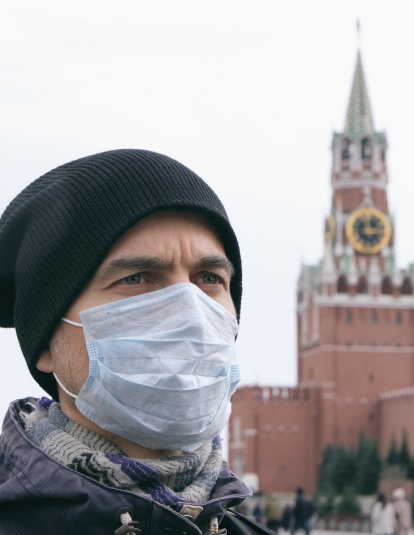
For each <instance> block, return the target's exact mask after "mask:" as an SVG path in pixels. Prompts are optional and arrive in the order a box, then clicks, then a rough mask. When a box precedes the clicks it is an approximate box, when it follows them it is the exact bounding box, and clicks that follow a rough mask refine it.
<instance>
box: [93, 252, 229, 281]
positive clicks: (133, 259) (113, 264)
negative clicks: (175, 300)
mask: <svg viewBox="0 0 414 535" xmlns="http://www.w3.org/2000/svg"><path fill="white" fill-rule="evenodd" d="M192 267H193V268H194V267H197V268H201V269H205V270H210V269H222V270H224V271H225V272H226V273H227V274H228V275H229V277H230V278H231V277H232V276H233V274H234V267H233V264H232V263H231V262H230V260H229V259H228V258H227V257H226V256H221V255H211V256H203V257H201V258H198V259H197V260H195V261H194V263H193V266H192ZM172 268H173V266H172V263H171V260H169V259H167V258H163V257H159V256H145V255H142V256H121V257H120V258H115V259H114V260H110V261H109V262H107V263H105V264H104V265H103V266H102V267H100V268H99V269H98V271H97V272H96V274H95V279H98V280H99V279H106V278H108V277H111V276H114V275H115V276H116V275H118V274H119V273H120V272H122V271H129V272H131V273H138V272H139V271H149V270H150V269H172Z"/></svg>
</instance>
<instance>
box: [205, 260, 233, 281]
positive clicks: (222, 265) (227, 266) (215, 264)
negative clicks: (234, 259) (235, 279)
mask: <svg viewBox="0 0 414 535" xmlns="http://www.w3.org/2000/svg"><path fill="white" fill-rule="evenodd" d="M196 265H197V267H200V268H202V269H206V270H208V269H223V270H224V271H226V273H227V274H228V275H229V277H230V278H231V277H232V276H233V275H234V266H233V264H232V263H231V262H230V260H229V259H228V258H227V257H226V256H221V255H213V256H203V257H202V258H200V259H199V261H198V262H196Z"/></svg>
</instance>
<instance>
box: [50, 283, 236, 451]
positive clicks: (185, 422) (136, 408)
mask: <svg viewBox="0 0 414 535" xmlns="http://www.w3.org/2000/svg"><path fill="white" fill-rule="evenodd" d="M80 317H81V321H82V323H75V322H72V321H69V320H67V319H65V318H62V319H63V321H66V322H67V323H70V324H71V325H75V326H77V327H83V330H84V334H85V339H86V347H87V350H88V354H89V375H88V378H87V380H86V382H85V384H84V385H83V387H82V389H81V391H80V392H79V395H78V396H75V395H74V394H72V393H71V392H69V391H68V390H66V388H65V387H64V386H63V385H62V384H61V382H60V381H59V379H58V378H57V377H56V375H55V377H56V380H57V381H58V383H59V384H60V386H61V387H62V388H63V390H65V392H66V393H68V394H69V395H71V396H72V397H74V398H76V402H75V403H76V406H77V408H78V409H79V411H80V412H81V413H82V414H83V415H84V416H86V418H88V419H89V420H91V421H92V422H94V423H95V424H97V425H99V426H100V427H102V428H103V429H106V430H107V431H109V432H111V433H114V434H115V435H118V436H121V437H123V438H126V439H128V440H132V441H133V442H136V443H138V444H141V445H142V446H145V447H147V448H151V449H174V450H182V451H194V450H195V449H197V448H198V447H199V446H200V445H201V444H203V443H205V442H207V441H209V440H211V439H212V438H214V437H215V436H216V435H217V434H219V433H220V431H222V429H223V428H224V426H225V424H226V422H227V420H228V418H229V416H230V411H231V404H230V396H231V395H232V394H233V392H234V391H235V389H236V385H237V383H238V382H239V380H240V373H239V366H238V364H237V361H236V355H235V336H236V334H237V329H238V325H237V321H236V319H235V318H234V316H233V315H232V314H231V313H230V312H228V311H227V310H226V309H225V308H224V307H223V306H221V305H220V304H219V303H217V302H216V301H214V300H213V299H211V298H210V297H208V296H207V295H206V294H205V293H204V292H202V291H201V290H200V289H199V288H198V287H197V286H195V285H194V284H190V283H180V284H175V285H173V286H169V287H167V288H164V289H162V290H158V291H155V292H150V293H147V294H143V295H138V296H135V297H130V298H127V299H122V300H120V301H115V302H114V303H108V304H105V305H101V306H98V307H95V308H91V309H88V310H84V311H83V312H81V313H80Z"/></svg>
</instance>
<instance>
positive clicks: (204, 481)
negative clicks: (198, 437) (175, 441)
mask: <svg viewBox="0 0 414 535" xmlns="http://www.w3.org/2000/svg"><path fill="white" fill-rule="evenodd" d="M20 417H21V419H22V422H23V426H24V429H25V432H26V435H27V437H28V438H29V440H31V441H32V442H33V443H34V444H35V445H36V446H38V447H39V448H40V449H41V450H42V451H43V452H44V453H46V454H47V455H48V456H49V457H51V458H52V459H54V460H55V461H57V462H58V463H60V464H62V465H63V466H66V467H67V468H71V469H72V470H75V471H76V472H79V473H81V474H84V475H86V476H88V477H91V478H92V479H95V480H96V481H99V482H100V483H103V484H104V485H107V486H109V487H114V488H117V489H123V490H128V491H130V492H133V493H135V494H139V495H144V496H147V497H151V498H152V499H153V500H155V501H156V502H158V503H161V504H163V505H168V506H171V507H174V506H176V505H178V504H179V503H183V502H184V503H190V504H199V503H203V502H205V501H207V500H208V499H209V498H210V495H211V491H212V489H213V487H214V485H215V483H216V481H217V478H218V475H219V472H220V469H221V465H222V461H223V458H222V454H221V439H220V437H218V436H217V437H216V438H215V439H214V440H213V441H212V442H209V443H206V444H203V445H202V446H201V447H200V448H198V449H197V450H196V451H194V452H192V453H183V454H182V455H171V456H168V457H164V458H162V459H155V460H153V459H132V458H131V457H126V456H125V454H124V453H123V452H122V451H121V450H120V449H119V448H117V447H116V446H115V445H114V444H112V442H109V441H108V440H106V439H105V438H103V437H101V436H100V435H98V434H97V433H94V432H93V431H90V430H89V429H86V428H85V427H84V426H82V425H80V424H79V423H77V422H75V421H74V420H71V419H70V418H68V417H67V416H66V415H65V414H64V413H63V412H62V410H61V408H60V404H59V403H57V402H56V401H53V400H51V399H48V398H45V397H43V398H41V399H39V400H38V401H37V402H36V404H35V405H33V411H32V412H30V413H25V412H21V413H20Z"/></svg>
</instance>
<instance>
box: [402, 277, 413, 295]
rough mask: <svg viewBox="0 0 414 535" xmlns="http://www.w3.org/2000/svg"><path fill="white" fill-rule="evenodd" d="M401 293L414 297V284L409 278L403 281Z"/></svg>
mask: <svg viewBox="0 0 414 535" xmlns="http://www.w3.org/2000/svg"><path fill="white" fill-rule="evenodd" d="M401 293H402V294H403V295H413V283H412V282H411V280H410V279H409V278H408V277H406V278H405V279H404V280H403V283H402V287H401Z"/></svg>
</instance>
